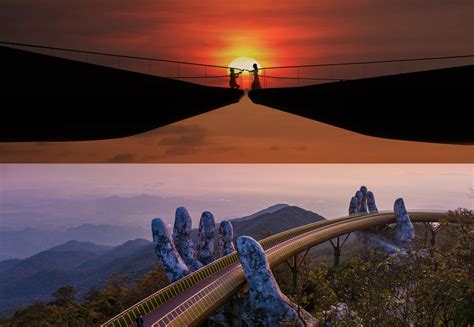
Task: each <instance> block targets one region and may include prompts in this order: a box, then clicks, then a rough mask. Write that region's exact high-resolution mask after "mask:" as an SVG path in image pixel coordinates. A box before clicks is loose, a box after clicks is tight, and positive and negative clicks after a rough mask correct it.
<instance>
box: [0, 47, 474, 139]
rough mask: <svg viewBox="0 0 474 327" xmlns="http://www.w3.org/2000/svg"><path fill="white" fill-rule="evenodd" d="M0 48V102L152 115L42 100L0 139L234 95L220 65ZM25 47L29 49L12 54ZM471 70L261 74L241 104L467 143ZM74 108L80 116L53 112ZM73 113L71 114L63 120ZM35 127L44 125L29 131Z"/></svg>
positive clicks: (472, 135)
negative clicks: (127, 98)
mask: <svg viewBox="0 0 474 327" xmlns="http://www.w3.org/2000/svg"><path fill="white" fill-rule="evenodd" d="M0 44H3V45H5V46H3V47H2V46H0V59H1V60H0V70H1V71H2V79H3V83H2V88H1V89H0V95H20V96H23V95H42V96H43V95H53V96H54V95H70V96H76V98H77V97H82V96H84V95H112V96H121V95H146V96H154V97H156V100H154V101H153V100H152V101H153V102H152V103H153V107H152V108H150V106H149V103H150V100H147V101H144V100H138V99H135V100H133V102H132V103H130V104H129V105H130V106H132V107H133V115H132V114H130V113H129V112H126V111H114V112H113V113H112V118H111V117H100V115H99V113H100V112H101V111H97V110H96V108H95V106H91V104H90V101H85V100H84V99H82V98H80V99H76V101H68V102H67V103H66V104H65V103H64V100H61V101H59V100H57V99H56V100H54V101H53V100H52V99H50V98H49V99H46V100H45V99H43V98H41V99H37V101H44V103H43V105H44V107H45V108H48V109H50V108H51V107H54V106H59V108H57V109H61V110H48V109H46V110H41V111H31V112H30V113H29V115H28V116H25V115H23V113H22V112H21V111H11V112H10V113H11V115H12V119H10V120H9V121H2V123H0V141H66V140H91V139H105V138H115V137H124V136H130V135H134V134H138V133H142V132H145V131H148V130H151V129H154V128H157V127H161V126H164V125H167V124H170V123H173V122H176V121H179V120H182V119H185V118H189V117H192V116H195V115H198V114H202V113H205V112H208V111H210V110H214V109H217V108H220V107H222V106H225V105H229V104H232V103H236V102H238V101H239V100H240V98H241V97H242V96H243V92H242V91H241V90H233V89H230V88H229V87H228V85H229V84H228V83H229V73H228V70H229V68H231V67H227V66H220V65H209V64H202V63H195V62H187V61H176V60H165V59H157V58H147V57H139V56H128V55H121V54H111V53H103V52H94V51H83V50H75V49H67V48H58V47H46V46H40V45H31V44H22V43H14V42H1V41H0ZM25 48H26V49H28V50H29V51H24V50H19V49H25ZM32 51H35V52H36V53H34V52H32ZM473 63H474V54H467V55H456V56H442V57H425V58H408V59H390V60H378V61H359V62H341V63H323V64H314V65H298V66H278V67H262V68H261V69H260V73H259V74H260V75H259V76H260V79H262V83H261V85H262V86H263V89H261V90H254V91H250V92H249V97H250V98H251V99H252V101H254V102H255V103H258V104H262V105H265V106H268V107H271V108H275V109H279V110H283V111H286V112H290V113H293V114H297V115H300V116H303V117H307V118H311V119H314V120H317V121H322V122H325V123H328V124H331V125H335V126H338V127H342V128H345V129H349V130H352V131H355V132H358V133H362V134H367V135H372V136H378V137H385V138H394V139H406V140H416V141H428V142H440V143H453V144H473V143H474V131H473V129H472V123H473V120H474V113H473V111H472V110H469V109H468V107H466V105H467V104H468V103H470V102H471V94H472V89H473V87H474V65H473ZM233 68H235V69H237V70H238V69H239V68H238V67H233ZM240 76H241V77H240V79H241V81H240V84H241V85H243V86H249V85H250V80H251V77H250V76H249V74H241V75H240ZM245 78H246V79H247V80H246V81H245ZM139 101H144V102H143V103H139ZM17 102H20V101H19V100H18V99H17ZM120 102H121V103H123V101H120ZM19 104H20V103H19ZM125 104H127V103H126V102H125ZM75 105H76V106H78V107H80V108H77V109H74V108H72V110H69V111H66V110H63V109H64V107H65V106H67V107H73V106H75ZM74 110H78V111H80V112H81V114H80V115H76V119H75V120H74V121H71V119H70V117H71V114H70V112H71V111H73V112H74ZM109 110H110V109H109ZM51 112H54V113H51ZM15 115H18V116H17V117H16V116H15ZM105 116H107V115H105ZM15 118H17V119H15ZM40 119H41V121H43V122H45V123H43V124H46V125H42V126H37V122H38V121H39V120H40ZM81 119H82V120H83V121H84V122H82V121H81Z"/></svg>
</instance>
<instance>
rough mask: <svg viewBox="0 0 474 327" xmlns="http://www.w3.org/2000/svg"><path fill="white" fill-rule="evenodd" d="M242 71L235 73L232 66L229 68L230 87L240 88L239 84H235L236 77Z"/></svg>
mask: <svg viewBox="0 0 474 327" xmlns="http://www.w3.org/2000/svg"><path fill="white" fill-rule="evenodd" d="M241 73H242V72H239V73H236V72H235V69H234V68H231V69H230V80H229V85H230V88H231V89H240V85H239V84H237V78H238V77H239V75H240V74H241Z"/></svg>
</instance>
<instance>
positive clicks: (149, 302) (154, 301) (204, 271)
mask: <svg viewBox="0 0 474 327" xmlns="http://www.w3.org/2000/svg"><path fill="white" fill-rule="evenodd" d="M360 216H362V215H360ZM353 217H354V216H343V217H340V218H335V219H331V220H323V221H318V222H315V223H312V224H308V225H305V226H301V227H299V228H295V229H292V230H290V231H286V232H282V233H278V234H275V235H273V236H270V237H267V238H265V239H263V240H261V241H260V244H261V245H262V247H263V248H264V249H265V250H267V249H269V248H271V247H272V246H275V245H277V244H278V243H280V242H284V241H286V240H288V239H290V238H292V237H295V236H297V235H299V234H303V233H305V232H307V231H309V230H311V229H314V228H318V227H322V226H325V225H328V224H331V223H335V222H338V221H341V220H344V219H349V218H353ZM236 262H238V257H237V253H235V252H234V253H232V254H229V255H227V256H224V257H222V258H219V259H217V260H216V261H214V262H212V263H210V264H208V265H206V266H205V267H203V268H201V269H199V270H196V271H195V272H193V273H191V274H189V275H187V276H186V277H184V278H182V279H180V280H179V281H177V282H174V283H172V284H170V285H168V286H166V287H165V288H163V289H161V290H159V291H157V292H155V293H153V294H152V295H150V296H148V297H147V298H145V299H143V300H141V301H140V302H138V303H136V304H134V305H133V306H132V307H130V308H128V309H126V310H125V311H123V312H122V313H120V314H119V315H117V316H115V317H113V318H112V319H110V320H109V321H107V322H105V323H104V324H102V326H104V327H111V326H122V327H123V326H129V325H131V324H132V323H133V321H134V319H135V317H136V316H137V315H138V314H141V315H146V314H148V313H149V312H151V311H153V310H154V309H156V308H157V307H158V306H159V305H161V304H163V303H165V302H166V301H168V300H170V299H171V298H172V297H174V296H176V295H178V294H181V293H182V292H184V291H185V290H187V289H189V288H190V287H192V286H194V285H196V284H197V283H199V282H200V281H202V280H204V279H206V278H208V277H209V276H211V275H213V274H214V273H216V272H218V271H220V270H222V269H224V268H226V267H229V266H230V265H232V264H234V263H236Z"/></svg>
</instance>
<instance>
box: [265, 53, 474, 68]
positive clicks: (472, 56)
mask: <svg viewBox="0 0 474 327" xmlns="http://www.w3.org/2000/svg"><path fill="white" fill-rule="evenodd" d="M462 58H474V54H466V55H454V56H440V57H423V58H407V59H386V60H372V61H347V62H336V63H323V64H309V65H289V66H270V67H262V68H259V70H270V69H283V68H308V67H330V66H351V65H371V64H384V63H395V62H407V61H429V60H446V59H462Z"/></svg>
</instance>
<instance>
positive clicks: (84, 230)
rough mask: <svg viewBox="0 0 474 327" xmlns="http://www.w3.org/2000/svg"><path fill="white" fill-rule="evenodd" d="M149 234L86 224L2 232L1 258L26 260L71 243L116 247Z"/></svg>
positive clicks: (130, 227)
mask: <svg viewBox="0 0 474 327" xmlns="http://www.w3.org/2000/svg"><path fill="white" fill-rule="evenodd" d="M147 232H148V230H145V228H142V227H137V226H132V225H128V226H115V225H107V224H104V225H95V224H83V225H79V226H77V227H71V228H67V229H65V230H43V229H39V228H26V229H22V230H17V231H9V230H1V231H0V259H1V258H3V259H13V258H20V259H21V258H26V257H29V256H32V255H34V254H37V253H39V252H41V251H44V250H47V249H49V248H51V247H54V246H57V245H60V244H63V243H65V242H67V241H70V240H76V241H81V242H92V243H96V244H101V245H111V246H117V245H119V244H122V243H124V242H126V241H128V240H130V239H135V238H145V237H147V236H150V237H151V234H150V233H149V232H148V233H147ZM148 234H150V235H148Z"/></svg>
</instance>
